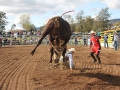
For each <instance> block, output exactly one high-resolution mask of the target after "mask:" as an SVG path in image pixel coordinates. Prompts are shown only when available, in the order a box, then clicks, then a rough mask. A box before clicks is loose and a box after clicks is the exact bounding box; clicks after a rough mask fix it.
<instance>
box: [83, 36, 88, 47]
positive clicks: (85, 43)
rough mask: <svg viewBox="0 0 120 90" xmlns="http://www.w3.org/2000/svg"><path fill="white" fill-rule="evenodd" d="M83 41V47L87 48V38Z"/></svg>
mask: <svg viewBox="0 0 120 90" xmlns="http://www.w3.org/2000/svg"><path fill="white" fill-rule="evenodd" d="M83 41H84V46H87V38H86V37H84V38H83Z"/></svg>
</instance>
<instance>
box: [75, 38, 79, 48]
mask: <svg viewBox="0 0 120 90" xmlns="http://www.w3.org/2000/svg"><path fill="white" fill-rule="evenodd" d="M74 44H75V46H76V45H77V44H78V40H77V38H75V40H74Z"/></svg>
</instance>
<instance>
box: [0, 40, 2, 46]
mask: <svg viewBox="0 0 120 90" xmlns="http://www.w3.org/2000/svg"><path fill="white" fill-rule="evenodd" d="M0 47H2V38H0Z"/></svg>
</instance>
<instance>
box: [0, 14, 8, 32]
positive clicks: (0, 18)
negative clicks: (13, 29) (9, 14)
mask: <svg viewBox="0 0 120 90" xmlns="http://www.w3.org/2000/svg"><path fill="white" fill-rule="evenodd" d="M6 19H7V18H6V13H4V12H0V32H3V30H5V25H6V24H7V23H8V22H7V21H6Z"/></svg>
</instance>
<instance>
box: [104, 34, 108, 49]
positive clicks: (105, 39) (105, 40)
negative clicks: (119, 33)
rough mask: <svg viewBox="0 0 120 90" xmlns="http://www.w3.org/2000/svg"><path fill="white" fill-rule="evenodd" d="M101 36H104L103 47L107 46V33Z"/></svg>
mask: <svg viewBox="0 0 120 90" xmlns="http://www.w3.org/2000/svg"><path fill="white" fill-rule="evenodd" d="M103 38H104V47H105V48H108V35H107V33H105V34H104V37H103ZM106 45H107V46H106Z"/></svg>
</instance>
